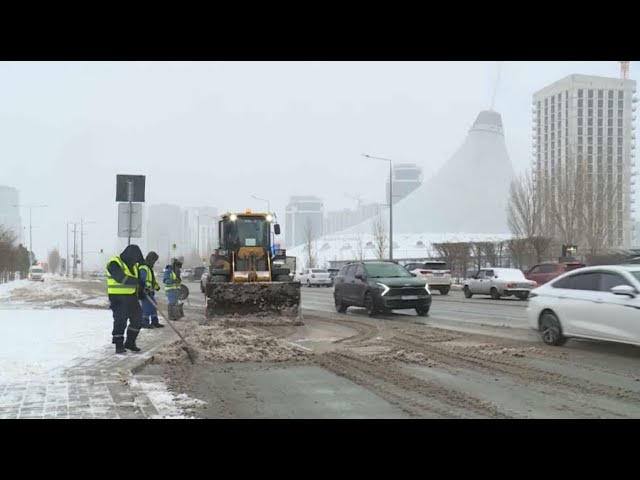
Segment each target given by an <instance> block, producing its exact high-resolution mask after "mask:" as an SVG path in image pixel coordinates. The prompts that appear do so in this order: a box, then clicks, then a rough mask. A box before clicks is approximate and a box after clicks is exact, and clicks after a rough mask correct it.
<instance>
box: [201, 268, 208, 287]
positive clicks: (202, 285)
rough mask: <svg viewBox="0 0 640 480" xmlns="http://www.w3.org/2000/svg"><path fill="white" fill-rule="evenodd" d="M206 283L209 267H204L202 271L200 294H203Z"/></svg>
mask: <svg viewBox="0 0 640 480" xmlns="http://www.w3.org/2000/svg"><path fill="white" fill-rule="evenodd" d="M208 281H209V267H204V271H203V272H202V275H201V276H200V291H201V292H202V293H204V288H205V286H206V285H207V282H208Z"/></svg>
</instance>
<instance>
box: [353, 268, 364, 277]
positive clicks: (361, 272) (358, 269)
mask: <svg viewBox="0 0 640 480" xmlns="http://www.w3.org/2000/svg"><path fill="white" fill-rule="evenodd" d="M356 275H362V276H363V277H364V276H365V271H364V268H363V267H362V265H358V266H357V267H356V271H355V273H354V274H353V276H354V277H355V276H356Z"/></svg>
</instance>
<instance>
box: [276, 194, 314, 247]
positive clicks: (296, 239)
mask: <svg viewBox="0 0 640 480" xmlns="http://www.w3.org/2000/svg"><path fill="white" fill-rule="evenodd" d="M323 217H324V206H323V203H322V200H321V199H320V198H318V197H314V196H293V197H291V198H290V199H289V203H288V204H287V207H286V210H285V228H286V232H285V241H286V248H292V247H295V246H296V245H301V244H303V243H305V240H306V239H307V238H309V237H310V236H311V238H313V239H316V238H319V237H321V236H322V234H323Z"/></svg>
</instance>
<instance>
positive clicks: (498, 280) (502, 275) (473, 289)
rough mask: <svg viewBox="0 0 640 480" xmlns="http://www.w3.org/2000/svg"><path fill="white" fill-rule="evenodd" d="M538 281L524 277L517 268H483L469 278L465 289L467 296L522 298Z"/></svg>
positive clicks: (526, 296)
mask: <svg viewBox="0 0 640 480" xmlns="http://www.w3.org/2000/svg"><path fill="white" fill-rule="evenodd" d="M536 286H537V283H536V282H534V281H532V280H527V279H526V278H524V274H523V273H522V271H520V270H518V269H517V268H481V269H480V270H478V271H477V272H476V273H475V275H473V276H472V277H471V278H467V280H466V282H465V284H464V287H463V289H462V290H463V291H464V296H465V297H466V298H471V297H473V296H474V295H478V294H480V295H491V298H493V299H494V300H499V299H500V298H502V297H509V296H511V295H514V296H516V297H517V298H519V299H520V300H526V299H527V298H528V297H529V292H530V291H531V289H533V288H535V287H536Z"/></svg>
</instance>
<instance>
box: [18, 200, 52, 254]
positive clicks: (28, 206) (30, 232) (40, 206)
mask: <svg viewBox="0 0 640 480" xmlns="http://www.w3.org/2000/svg"><path fill="white" fill-rule="evenodd" d="M14 207H16V208H21V207H23V208H28V209H29V264H33V261H34V258H33V256H32V252H33V225H32V223H31V217H32V215H31V213H32V210H33V209H34V208H45V207H47V205H14Z"/></svg>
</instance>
